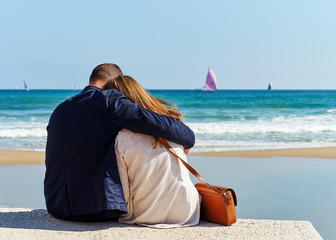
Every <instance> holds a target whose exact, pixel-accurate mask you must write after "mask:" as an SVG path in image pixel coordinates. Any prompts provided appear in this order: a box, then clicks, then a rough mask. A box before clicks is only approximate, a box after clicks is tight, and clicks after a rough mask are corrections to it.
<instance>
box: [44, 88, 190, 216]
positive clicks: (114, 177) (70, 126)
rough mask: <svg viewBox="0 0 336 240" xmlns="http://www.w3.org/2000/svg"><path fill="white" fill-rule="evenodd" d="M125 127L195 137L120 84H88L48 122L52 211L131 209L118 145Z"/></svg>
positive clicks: (47, 190) (179, 139)
mask: <svg viewBox="0 0 336 240" xmlns="http://www.w3.org/2000/svg"><path fill="white" fill-rule="evenodd" d="M122 128H127V129H129V130H131V131H134V132H138V133H143V134H147V135H151V136H160V137H163V138H165V139H168V140H170V141H173V142H176V143H179V144H181V145H183V146H184V147H186V148H191V147H192V146H193V145H194V141H195V136H194V133H193V132H192V131H191V130H190V129H189V128H188V127H187V126H186V125H184V124H183V123H182V122H179V121H176V120H175V119H173V118H170V117H167V116H162V115H159V114H156V113H153V112H151V111H148V110H144V109H142V108H140V107H139V105H137V104H135V103H131V102H129V101H127V100H126V98H125V97H124V95H122V94H121V93H120V92H119V91H117V90H112V89H111V90H105V91H102V90H101V89H100V88H98V87H96V86H87V87H86V88H85V89H84V90H83V91H82V92H81V93H80V94H78V95H76V96H74V97H72V98H70V99H68V100H66V101H64V102H63V103H61V104H60V105H59V106H58V107H57V108H56V109H55V110H54V112H53V113H52V115H51V117H50V121H49V125H48V127H47V130H48V138H47V147H46V174H45V179H44V194H45V199H46V205H47V209H48V212H49V213H50V214H51V215H53V216H70V217H71V216H76V215H85V214H92V213H97V212H101V211H106V210H120V211H121V212H127V207H126V202H125V199H124V195H123V190H122V186H121V182H120V177H119V172H118V167H117V163H116V156H115V151H114V144H115V138H116V136H117V134H118V131H119V130H121V129H122Z"/></svg>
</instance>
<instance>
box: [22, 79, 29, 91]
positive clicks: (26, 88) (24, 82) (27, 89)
mask: <svg viewBox="0 0 336 240" xmlns="http://www.w3.org/2000/svg"><path fill="white" fill-rule="evenodd" d="M23 85H24V87H23V89H24V90H26V91H29V88H28V87H27V84H26V81H23Z"/></svg>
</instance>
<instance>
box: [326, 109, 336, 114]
mask: <svg viewBox="0 0 336 240" xmlns="http://www.w3.org/2000/svg"><path fill="white" fill-rule="evenodd" d="M327 113H336V109H328V110H327Z"/></svg>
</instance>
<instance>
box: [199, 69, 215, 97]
mask: <svg viewBox="0 0 336 240" xmlns="http://www.w3.org/2000/svg"><path fill="white" fill-rule="evenodd" d="M202 90H203V91H204V92H214V91H216V90H217V80H216V76H215V74H214V72H213V71H212V70H211V69H210V68H209V70H208V74H207V77H206V80H205V84H204V87H203V89H202Z"/></svg>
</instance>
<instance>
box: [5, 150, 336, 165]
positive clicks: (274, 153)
mask: <svg viewBox="0 0 336 240" xmlns="http://www.w3.org/2000/svg"><path fill="white" fill-rule="evenodd" d="M189 155H190V156H207V157H247V158H266V157H303V158H328V159H331V158H333V159H336V147H320V148H293V149H274V150H260V151H227V152H197V153H192V152H191V153H190V154H189ZM44 159H45V153H44V152H39V151H28V150H0V165H21V164H22V165H25V164H44Z"/></svg>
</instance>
